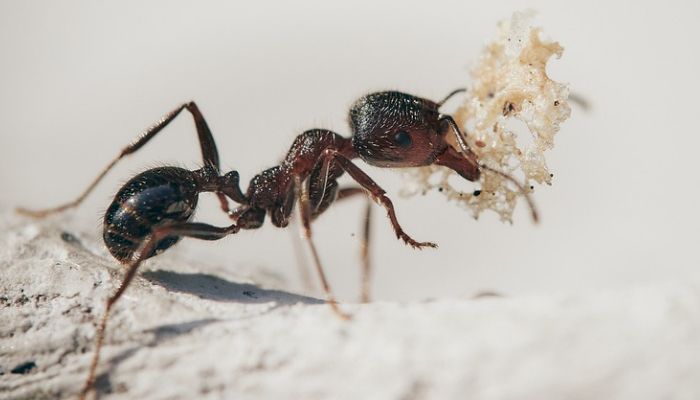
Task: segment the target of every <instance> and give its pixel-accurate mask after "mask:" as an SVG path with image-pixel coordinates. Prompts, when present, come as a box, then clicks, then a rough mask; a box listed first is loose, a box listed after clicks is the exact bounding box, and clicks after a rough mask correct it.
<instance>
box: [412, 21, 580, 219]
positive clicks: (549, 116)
mask: <svg viewBox="0 0 700 400" xmlns="http://www.w3.org/2000/svg"><path fill="white" fill-rule="evenodd" d="M532 17H533V14H532V13H531V12H520V13H515V14H514V15H513V16H512V18H511V19H510V21H504V22H502V23H501V24H500V25H499V27H500V30H499V33H498V37H497V38H496V39H495V40H494V41H492V42H491V43H490V44H488V45H487V46H486V47H485V49H484V50H483V52H482V56H481V57H480V61H479V63H478V64H477V65H476V66H475V68H474V69H473V70H472V74H471V75H472V84H471V87H470V88H469V89H468V90H467V95H466V99H465V101H464V103H463V105H462V106H461V107H460V108H459V109H458V110H457V112H455V114H454V116H455V120H456V122H457V124H458V125H459V126H460V127H461V128H462V130H463V131H464V134H465V138H464V139H465V141H466V143H467V145H468V146H469V148H470V150H471V151H473V152H474V153H475V154H476V156H477V158H478V159H479V162H480V164H481V165H483V166H487V167H489V168H491V169H495V170H500V171H504V172H506V173H508V174H514V173H516V174H517V175H521V176H523V177H524V180H525V182H524V185H523V187H525V188H530V190H532V186H533V185H532V183H534V182H536V183H539V184H548V185H549V184H551V181H552V177H553V176H554V175H553V174H551V173H550V172H549V170H548V168H547V163H546V160H545V157H544V152H545V151H547V150H550V149H551V148H552V147H553V146H554V136H555V134H556V133H557V132H558V131H559V127H560V125H561V123H563V122H564V121H565V120H566V119H568V118H569V116H570V114H571V109H570V107H569V104H568V98H569V88H568V86H567V85H566V84H564V83H560V82H555V81H553V80H552V79H551V78H550V77H549V76H547V73H546V68H547V63H548V62H549V60H550V59H551V58H552V57H555V58H559V57H560V56H561V55H562V52H563V48H562V47H561V46H560V45H559V43H557V42H553V41H547V40H544V39H542V38H541V37H540V32H541V29H540V28H537V27H534V26H533V25H532ZM511 119H514V120H518V121H519V122H522V123H523V124H524V126H526V127H527V129H528V130H529V131H530V132H529V133H531V134H532V138H533V140H532V144H531V145H529V146H527V147H526V146H524V145H522V144H520V143H519V142H518V140H517V133H516V132H515V131H513V130H512V127H511V126H512V124H509V123H508V122H509V120H511ZM451 144H452V145H453V146H454V147H455V148H457V143H451ZM489 168H485V169H486V170H485V171H483V172H484V173H482V174H481V176H480V177H479V180H478V182H477V183H478V185H479V186H480V187H481V190H483V191H485V192H486V193H493V196H479V195H478V194H477V192H478V193H481V190H479V191H475V192H474V195H473V196H460V195H459V193H460V192H461V191H463V190H464V189H463V188H458V187H456V186H455V185H453V184H452V180H450V178H451V177H452V176H454V172H453V171H450V170H448V169H446V168H444V167H441V166H437V165H432V166H429V167H420V168H415V169H414V170H412V171H408V172H407V173H406V175H407V177H408V179H407V185H406V186H405V188H404V190H403V191H402V194H403V195H414V194H418V193H425V191H427V190H430V189H437V188H442V190H441V192H442V193H443V194H445V195H446V196H448V198H450V199H456V200H457V201H459V202H460V203H461V205H463V206H465V207H466V208H467V209H469V210H470V211H471V212H472V214H473V215H474V217H477V216H479V214H481V213H482V212H483V211H485V210H492V211H494V212H496V213H497V214H499V216H500V218H501V220H502V221H504V222H511V221H512V215H513V210H514V208H515V205H516V204H517V200H518V197H519V196H518V195H519V189H518V188H516V187H514V186H515V185H514V184H513V183H512V181H510V182H509V180H508V179H506V178H505V177H504V176H502V175H499V174H497V173H492V172H491V171H489V170H488V169H489ZM436 178H437V179H436Z"/></svg>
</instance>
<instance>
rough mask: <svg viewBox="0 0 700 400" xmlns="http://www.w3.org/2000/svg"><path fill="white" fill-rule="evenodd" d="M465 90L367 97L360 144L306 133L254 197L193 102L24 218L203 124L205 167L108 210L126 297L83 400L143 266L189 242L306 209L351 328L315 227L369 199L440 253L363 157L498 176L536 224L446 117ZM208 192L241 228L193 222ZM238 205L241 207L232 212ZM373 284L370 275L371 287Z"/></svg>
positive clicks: (100, 335)
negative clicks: (167, 135) (448, 105)
mask: <svg viewBox="0 0 700 400" xmlns="http://www.w3.org/2000/svg"><path fill="white" fill-rule="evenodd" d="M464 91H466V89H457V90H455V91H453V92H451V93H450V94H448V95H447V96H446V97H445V98H444V99H443V100H442V101H440V102H433V101H431V100H427V99H423V98H420V97H416V96H413V95H410V94H406V93H401V92H396V91H386V92H378V93H372V94H369V95H366V96H364V97H362V98H360V99H359V100H357V101H356V102H355V103H354V104H353V105H352V107H351V108H350V114H349V124H350V128H351V130H352V136H351V137H350V138H346V137H343V136H341V135H339V134H337V133H335V132H332V131H330V130H325V129H311V130H308V131H305V132H303V133H302V134H300V135H299V136H297V137H296V139H295V140H294V143H293V144H292V146H291V148H290V149H289V152H288V153H287V155H286V157H285V158H284V160H283V161H282V162H281V163H280V164H279V165H277V166H274V167H272V168H269V169H266V170H265V171H263V172H261V173H260V174H258V175H256V176H254V177H253V178H252V179H251V181H250V184H249V185H248V190H247V191H246V192H245V193H244V192H243V191H241V189H240V187H239V175H238V172H236V171H231V172H228V173H226V174H222V173H221V170H220V167H219V155H218V151H217V148H216V144H215V142H214V138H213V136H212V133H211V131H210V130H209V127H208V125H207V123H206V121H205V119H204V117H203V116H202V113H201V112H200V111H199V108H198V107H197V105H196V104H195V103H194V102H189V103H185V104H182V105H180V106H179V107H177V108H176V109H174V110H172V111H171V112H169V113H168V114H166V115H165V116H164V117H163V118H161V119H160V120H159V121H158V122H156V123H155V124H154V125H152V126H151V127H149V128H147V129H146V130H145V131H144V132H143V133H141V134H140V135H139V136H138V137H137V138H136V139H135V140H134V141H133V142H131V143H130V144H129V145H128V146H126V147H125V148H124V149H123V150H122V151H121V153H120V154H119V155H118V156H117V157H116V158H115V159H114V160H112V162H110V163H109V164H108V165H107V166H106V167H105V168H104V169H103V170H102V172H100V174H99V175H98V176H97V177H96V178H95V179H94V180H93V182H92V183H91V184H90V185H89V186H88V188H87V189H86V190H85V191H84V192H83V193H82V194H81V195H80V196H78V198H77V199H75V200H74V201H72V202H70V203H67V204H64V205H61V206H59V207H55V208H51V209H45V210H37V211H32V210H27V209H22V208H20V209H18V211H19V212H20V213H22V214H25V215H29V216H32V217H36V218H43V217H46V216H48V215H50V214H54V213H57V212H61V211H64V210H66V209H69V208H73V207H76V206H78V205H79V204H80V203H81V202H82V201H83V200H84V199H85V197H87V195H88V194H89V193H90V192H91V191H92V190H93V189H94V188H95V186H96V185H97V184H98V183H99V182H100V180H102V178H103V177H104V176H105V175H106V174H107V173H108V172H109V170H110V169H111V168H112V167H114V165H115V164H116V163H117V162H118V161H119V160H121V159H122V158H123V157H125V156H127V155H129V154H132V153H134V152H136V151H137V150H139V149H140V148H141V147H143V146H144V145H145V144H146V143H148V142H149V141H150V140H151V139H153V138H154V137H155V136H156V135H157V134H158V133H159V132H160V131H161V130H162V129H163V128H165V127H166V126H167V125H168V124H169V123H170V122H171V121H172V120H173V119H175V117H177V116H178V115H179V114H180V113H181V112H182V111H183V110H187V111H188V112H189V113H190V114H191V115H192V117H193V118H194V123H195V126H196V130H197V135H198V138H199V144H200V147H201V152H202V157H203V159H204V166H203V167H202V168H200V169H197V170H194V171H190V170H187V169H183V168H178V167H171V166H166V167H158V168H153V169H149V170H147V171H145V172H142V173H140V174H138V175H136V176H135V177H133V178H132V179H131V180H129V181H128V182H127V183H126V184H124V186H123V187H122V188H121V189H120V190H119V191H118V192H117V194H116V196H115V197H114V200H113V201H112V203H111V204H110V206H109V207H108V208H107V212H106V214H105V216H104V230H103V239H104V242H105V244H106V246H107V248H108V249H109V252H110V253H111V254H112V255H113V256H114V257H115V258H116V259H117V260H119V261H120V262H121V263H123V264H125V266H126V273H125V275H124V278H123V280H122V282H121V284H120V285H119V287H118V288H117V290H116V291H115V292H114V293H113V294H112V295H111V296H110V297H109V298H108V299H107V303H106V306H105V311H104V314H103V316H102V319H101V320H100V323H99V325H98V328H97V332H96V338H95V350H94V353H93V358H92V362H91V365H90V370H89V373H88V378H87V380H86V381H85V386H84V387H83V389H82V392H81V394H80V398H81V399H84V398H85V397H86V396H87V394H88V392H89V391H90V389H91V388H92V386H93V384H94V382H95V372H96V369H97V365H98V363H99V357H100V350H101V348H102V343H103V341H104V336H105V331H106V326H107V321H108V319H109V313H110V311H111V309H112V307H113V306H114V304H115V303H116V302H117V301H118V300H119V298H120V297H121V296H122V294H123V293H124V291H125V290H126V289H127V288H128V287H129V284H130V283H131V281H132V279H133V278H134V275H135V274H136V270H137V269H138V267H139V266H140V265H141V263H142V262H143V261H144V260H146V259H148V258H151V257H153V256H155V255H157V254H158V253H160V252H162V251H165V250H166V249H168V248H169V247H171V246H173V245H174V244H175V243H177V242H178V241H179V240H180V239H181V238H182V237H191V238H196V239H202V240H218V239H221V238H224V237H226V236H228V235H233V234H236V233H238V232H239V231H240V230H242V229H243V230H247V229H257V228H260V227H261V226H262V224H263V222H264V221H265V216H266V215H269V218H270V220H271V221H272V224H274V225H275V226H277V227H281V228H282V227H286V226H287V225H288V224H289V220H290V217H291V215H292V212H293V210H294V206H295V204H297V205H298V214H299V216H300V220H301V227H302V232H303V236H304V239H305V242H306V244H307V245H308V247H309V250H310V253H311V254H312V256H313V262H314V265H315V267H316V272H317V274H318V276H319V279H320V281H321V285H322V288H323V290H324V292H325V296H326V302H327V303H328V304H329V305H330V307H331V309H332V310H333V312H334V313H335V314H337V315H338V316H339V317H341V318H343V319H349V318H350V316H349V315H348V314H345V313H344V312H342V311H341V310H340V309H339V307H338V304H337V301H336V299H335V297H334V295H333V292H332V291H331V288H330V285H329V284H328V281H327V280H326V277H325V274H324V272H323V268H322V265H321V261H320V258H319V256H318V252H317V251H316V247H315V246H314V242H313V240H312V235H311V222H312V220H313V219H314V218H316V217H318V216H319V215H321V214H322V213H323V212H324V211H325V210H327V209H328V207H329V206H330V205H331V204H332V203H333V202H334V201H335V200H338V199H343V198H348V197H352V196H358V195H366V196H368V198H369V199H371V200H374V201H375V202H376V203H378V204H379V205H381V206H382V207H384V209H385V210H386V212H387V214H388V217H389V221H390V222H391V225H392V227H393V229H394V232H395V233H396V236H397V238H399V239H401V240H403V241H404V242H405V243H406V244H408V245H409V246H411V247H413V248H416V249H422V248H424V247H437V245H436V244H435V243H431V242H419V241H416V240H414V239H413V238H412V237H411V236H409V235H408V234H407V233H406V232H404V230H403V228H402V227H401V225H400V224H399V221H398V219H397V217H396V213H395V212H394V205H393V203H392V202H391V200H390V199H389V197H387V196H386V192H385V191H384V189H382V188H381V187H380V186H379V185H378V184H377V183H376V182H374V180H372V178H370V177H369V176H368V175H367V174H366V173H365V172H363V171H362V170H361V169H360V168H359V167H357V166H356V165H355V164H354V163H353V162H352V160H353V159H355V158H360V159H362V160H363V161H364V162H366V163H367V164H370V165H374V166H377V167H384V168H405V167H419V166H427V165H432V164H436V165H442V166H445V167H448V168H450V169H452V170H454V171H456V172H457V173H458V174H459V175H461V176H462V177H464V178H465V179H467V180H469V181H476V180H477V179H479V177H480V175H481V172H482V171H483V170H487V171H490V172H492V173H495V174H498V175H501V176H502V177H504V178H506V179H507V180H509V181H510V182H512V183H513V184H514V185H516V186H517V187H518V189H519V190H520V192H521V193H522V194H523V196H524V197H525V199H526V201H527V203H528V205H529V206H530V209H531V212H532V218H533V220H534V221H535V222H536V221H537V212H536V210H535V207H534V204H533V203H532V201H531V199H530V197H529V195H528V193H527V191H526V190H525V189H524V188H523V186H522V185H521V184H520V183H518V182H517V181H516V180H515V179H514V178H512V177H511V176H510V175H508V174H506V173H504V172H501V171H498V170H495V169H492V168H490V167H488V166H486V165H482V164H480V163H479V160H478V157H477V155H476V154H475V153H474V152H473V151H472V150H471V149H470V148H469V146H468V145H467V143H466V141H465V138H464V136H463V134H462V132H461V131H460V129H459V127H458V125H457V123H456V122H455V120H454V119H453V118H452V116H450V115H447V114H443V113H441V112H440V111H439V109H440V107H441V106H442V105H443V104H444V103H445V102H446V101H447V100H449V99H450V98H451V97H452V96H454V95H456V94H458V93H461V92H464ZM448 132H451V133H452V134H453V135H454V138H455V139H456V143H457V144H458V146H459V148H458V149H455V148H454V147H453V146H451V145H450V144H448V142H447V140H446V138H447V134H448ZM344 173H347V174H348V175H350V177H351V178H352V179H353V180H354V181H355V182H357V183H358V184H359V186H354V187H348V188H339V186H338V182H337V179H338V178H339V177H340V176H341V175H343V174H344ZM203 192H213V193H215V194H216V195H217V196H218V198H219V201H220V203H221V209H222V210H223V211H224V212H225V213H226V214H227V215H228V216H229V217H230V218H231V220H232V221H233V223H232V224H231V225H229V226H224V227H218V226H213V225H210V224H206V223H201V222H190V220H191V218H192V216H193V214H194V211H195V208H196V206H197V198H198V195H199V193H203ZM229 200H233V201H234V202H236V203H238V204H239V206H238V207H236V208H234V209H233V210H232V209H230V208H229ZM367 209H368V210H369V207H368V208H367ZM367 217H369V215H367ZM368 220H369V219H367V220H366V221H368ZM366 224H367V222H366ZM368 231H369V229H368V227H367V225H365V233H364V243H363V252H362V254H363V257H362V258H363V263H364V264H365V265H364V267H365V268H364V271H363V273H365V275H367V273H368V270H369V266H368V262H367V237H368ZM367 280H368V278H367V277H366V276H365V277H364V279H363V282H367ZM365 293H366V290H365Z"/></svg>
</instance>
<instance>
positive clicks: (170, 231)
mask: <svg viewBox="0 0 700 400" xmlns="http://www.w3.org/2000/svg"><path fill="white" fill-rule="evenodd" d="M238 231H239V227H238V226H237V225H230V226H227V227H223V228H221V227H217V226H212V225H208V224H203V223H198V222H185V223H180V224H172V225H167V226H162V227H159V228H157V229H156V230H154V231H153V233H151V234H150V235H149V236H148V237H147V238H146V239H145V240H144V242H143V243H142V244H141V246H140V247H139V249H138V250H137V251H136V252H134V255H133V256H132V258H131V260H130V261H129V263H128V265H127V268H128V269H127V271H126V274H124V278H123V279H122V282H121V284H120V285H119V287H118V288H117V290H116V291H115V292H114V294H112V295H111V296H110V297H109V298H108V299H107V304H106V306H105V311H104V314H103V315H102V319H101V320H100V324H99V325H98V327H97V333H96V335H95V350H94V353H93V356H92V362H91V363H90V370H89V373H88V378H87V380H86V381H85V386H84V387H83V390H82V391H81V392H80V400H84V399H85V398H86V396H87V394H88V392H90V389H91V388H92V385H93V384H94V383H95V372H96V370H97V365H98V363H99V360H100V351H101V349H102V343H103V341H104V337H105V331H106V329H107V321H108V320H109V313H110V311H111V309H112V307H113V306H114V304H115V303H116V302H117V300H119V298H120V297H121V296H122V294H124V291H125V290H126V289H127V288H128V287H129V284H131V281H132V280H133V278H134V276H135V275H136V270H137V269H138V267H139V266H140V265H141V262H142V261H143V259H142V258H141V255H142V254H151V251H152V250H153V247H154V246H155V245H156V244H158V242H160V241H161V240H163V239H165V238H166V237H168V236H186V237H191V238H196V239H202V240H218V239H221V238H223V237H225V236H228V235H231V234H234V233H237V232H238Z"/></svg>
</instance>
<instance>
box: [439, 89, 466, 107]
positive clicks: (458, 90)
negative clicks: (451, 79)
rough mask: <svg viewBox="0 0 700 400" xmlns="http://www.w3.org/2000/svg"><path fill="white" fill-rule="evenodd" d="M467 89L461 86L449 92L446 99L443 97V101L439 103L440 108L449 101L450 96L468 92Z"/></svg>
mask: <svg viewBox="0 0 700 400" xmlns="http://www.w3.org/2000/svg"><path fill="white" fill-rule="evenodd" d="M466 91H467V88H459V89H455V90H453V91H451V92H450V94H448V95H447V96H445V98H444V99H442V101H440V102H439V103H437V105H438V108H440V107H442V105H443V104H445V103H446V102H447V100H449V99H450V98H452V96H454V95H456V94H458V93H463V92H466Z"/></svg>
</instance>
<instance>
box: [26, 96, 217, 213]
mask: <svg viewBox="0 0 700 400" xmlns="http://www.w3.org/2000/svg"><path fill="white" fill-rule="evenodd" d="M184 109H187V111H189V112H190V114H192V117H193V118H194V123H195V126H196V128H197V136H198V137H199V145H200V147H201V150H202V157H203V159H204V165H205V166H210V167H211V168H213V169H214V170H215V171H216V173H217V174H218V173H219V153H218V151H217V150H216V143H215V142H214V137H213V136H212V134H211V131H210V130H209V126H208V125H207V122H206V121H205V120H204V116H202V113H201V112H200V111H199V108H197V105H196V104H195V103H194V102H193V101H192V102H189V103H185V104H182V105H181V106H179V107H178V108H176V109H174V110H172V111H170V112H169V113H167V114H165V115H164V116H163V117H162V118H161V119H160V120H158V122H156V123H155V124H153V125H151V126H150V127H148V128H147V129H146V130H145V131H143V132H142V133H141V134H139V136H137V137H136V139H135V140H134V141H132V142H131V143H130V144H129V145H127V146H126V147H124V148H123V149H122V151H121V152H120V153H119V155H118V156H117V157H116V158H114V159H113V160H112V161H111V162H110V163H109V164H107V166H106V167H105V168H104V169H103V170H102V171H101V172H100V173H99V174H98V175H97V177H96V178H95V179H94V180H93V181H92V183H90V185H89V186H88V187H87V189H85V191H83V193H81V194H80V196H78V198H76V199H75V200H73V201H71V202H68V203H65V204H62V205H60V206H58V207H54V208H47V209H43V210H29V209H26V208H21V207H20V208H18V209H17V212H18V213H20V214H24V215H27V216H30V217H34V218H44V217H46V216H48V215H51V214H55V213H58V212H61V211H65V210H67V209H69V208H73V207H77V206H78V205H79V204H80V203H82V202H83V200H85V198H86V197H87V196H88V195H89V194H90V192H92V190H93V189H94V188H95V187H96V186H97V184H98V183H99V182H100V181H101V180H102V178H104V177H105V176H106V175H107V173H108V172H109V171H110V170H111V169H112V168H113V167H114V166H115V165H116V164H117V162H119V160H121V159H122V158H123V157H125V156H127V155H129V154H131V153H135V152H136V151H137V150H139V149H140V148H141V147H142V146H143V145H145V144H146V143H148V141H149V140H151V139H153V137H155V136H156V135H157V134H158V132H160V131H161V130H162V129H163V128H165V127H166V126H167V125H168V124H169V123H170V122H171V121H172V120H173V119H175V117H177V116H178V114H180V113H181V112H182V110H184ZM222 208H223V203H222Z"/></svg>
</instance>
